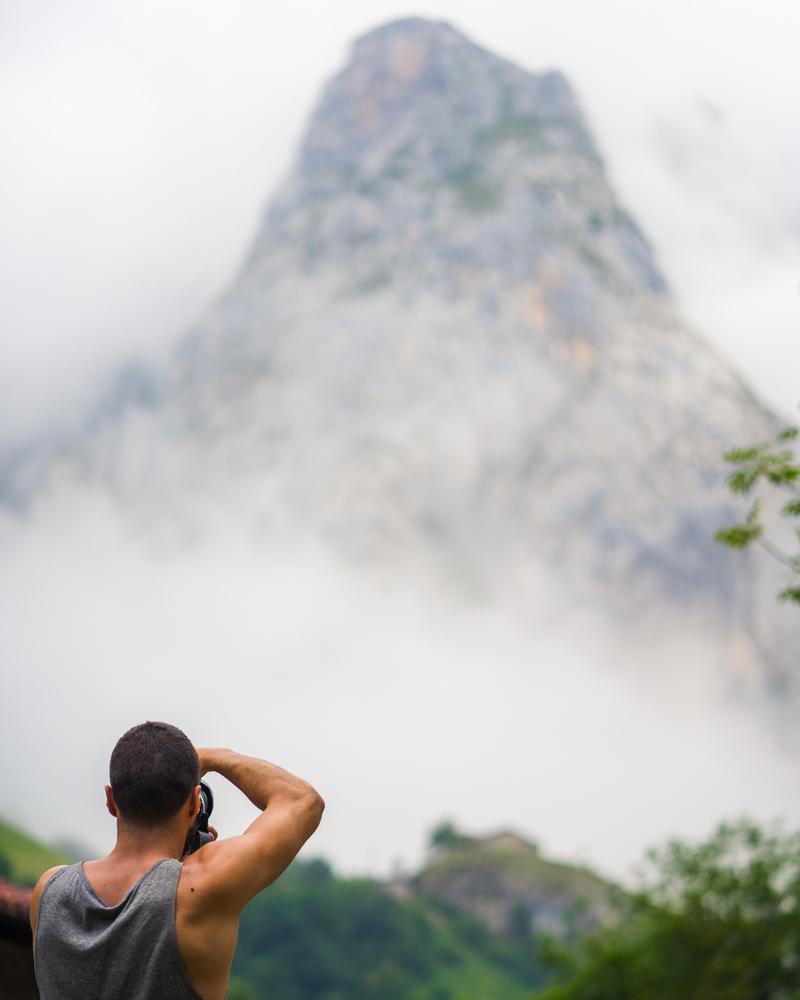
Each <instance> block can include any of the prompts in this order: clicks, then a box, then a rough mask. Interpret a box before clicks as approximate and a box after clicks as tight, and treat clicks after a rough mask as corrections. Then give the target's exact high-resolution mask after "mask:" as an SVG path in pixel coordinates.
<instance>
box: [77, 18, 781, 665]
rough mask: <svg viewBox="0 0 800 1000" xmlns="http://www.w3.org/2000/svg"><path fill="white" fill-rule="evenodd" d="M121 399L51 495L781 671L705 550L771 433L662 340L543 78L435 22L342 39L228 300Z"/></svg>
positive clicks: (748, 587) (663, 316) (605, 187)
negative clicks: (624, 626) (661, 626)
mask: <svg viewBox="0 0 800 1000" xmlns="http://www.w3.org/2000/svg"><path fill="white" fill-rule="evenodd" d="M137 386H138V388H137V391H136V393H134V394H133V402H131V401H130V400H131V398H132V397H131V396H130V395H126V396H125V397H124V398H122V397H121V401H118V405H117V406H116V409H115V410H114V411H113V412H111V413H110V414H105V415H104V416H103V418H102V419H100V420H98V422H97V425H96V427H95V428H94V430H93V432H92V435H91V436H90V440H89V442H88V443H87V444H86V445H85V447H84V449H83V452H84V454H83V459H82V466H81V468H82V469H83V470H84V471H83V472H81V475H84V474H86V475H89V476H90V477H93V478H96V477H98V476H99V477H102V478H103V479H104V480H105V481H107V482H108V483H110V484H111V485H112V487H113V488H114V489H115V490H116V491H117V492H118V493H119V494H120V495H121V496H122V497H124V498H125V501H126V503H128V504H129V505H130V507H131V509H132V510H134V511H136V512H138V514H139V515H140V516H144V517H146V518H148V519H152V518H153V517H154V516H156V515H157V516H158V517H163V516H174V517H176V518H177V519H178V520H180V522H181V523H187V520H188V521H189V522H192V520H193V519H197V520H199V521H201V522H202V520H203V518H204V517H205V515H206V513H207V512H208V511H213V510H215V509H224V510H227V511H234V512H235V515H236V517H237V518H239V519H242V520H244V521H246V522H247V523H249V524H251V525H253V526H256V527H257V530H258V531H259V533H261V534H263V535H265V536H267V537H272V538H277V539H286V538H292V539H297V538H302V537H305V536H312V537H314V538H320V537H321V538H324V539H325V540H326V542H327V543H329V544H331V545H333V546H334V547H335V548H336V549H337V550H339V551H340V552H341V553H343V555H344V556H345V557H346V558H347V559H348V560H353V559H367V560H375V559H378V560H390V561H403V560H409V559H412V560H417V559H422V560H424V561H425V562H426V563H429V564H434V565H436V566H437V567H438V568H439V569H441V570H442V571H443V573H444V575H445V576H446V577H448V578H449V579H450V580H451V581H457V582H458V584H459V585H463V583H464V581H465V580H469V581H472V582H473V583H474V584H475V585H476V586H479V587H480V588H485V589H486V590H489V591H490V592H496V591H497V590H498V588H499V589H500V590H502V589H503V587H506V586H508V585H509V581H516V580H517V579H520V580H522V579H524V577H525V573H526V567H528V566H530V565H532V564H534V563H535V564H537V565H540V564H543V565H546V566H548V567H549V570H550V571H551V572H557V573H558V574H559V575H560V576H561V578H562V580H563V581H564V582H565V584H566V585H567V586H568V587H569V588H570V590H571V592H572V593H573V594H575V595H576V596H578V597H580V598H582V599H585V600H588V601H590V602H593V603H594V602H597V601H598V600H599V601H601V602H603V604H604V606H605V607H607V608H608V609H613V611H614V612H615V613H617V614H619V615H621V616H623V617H627V618H630V617H631V616H635V617H640V616H642V615H643V614H645V613H647V612H648V611H652V610H653V609H658V610H659V613H660V612H661V611H663V609H665V608H666V609H669V613H670V614H672V615H673V620H675V618H674V616H675V615H678V616H680V621H681V623H682V625H684V626H687V627H688V625H689V622H690V621H693V625H692V627H696V628H698V629H700V630H701V631H705V632H706V633H708V632H711V633H713V634H720V635H721V634H729V635H731V634H732V635H733V642H734V644H735V647H736V649H737V650H738V652H737V653H736V655H737V656H738V657H739V659H740V660H741V661H742V662H743V663H747V664H749V665H750V666H751V667H752V666H753V665H756V669H761V665H762V664H763V663H764V660H765V651H766V659H767V660H768V662H769V663H771V665H772V666H771V668H770V669H771V670H772V671H773V672H774V673H775V674H781V673H782V672H783V671H784V670H786V669H789V668H788V666H787V664H788V661H789V660H790V659H791V655H790V654H789V655H787V658H786V660H785V661H782V660H781V656H780V654H779V653H778V650H779V649H781V648H784V647H785V641H784V639H782V637H781V628H782V625H781V621H780V618H779V615H780V612H779V611H778V610H777V609H776V608H775V602H774V596H773V595H774V586H773V582H772V581H771V580H769V579H766V576H767V575H768V573H769V568H764V567H761V566H760V565H756V566H751V567H750V569H749V571H748V572H747V573H745V572H744V565H745V562H744V560H743V559H739V560H736V559H734V558H732V557H731V556H730V555H729V554H728V553H726V552H724V551H722V550H720V549H719V547H718V546H716V545H715V544H714V543H713V541H712V535H713V531H714V530H715V529H716V528H717V527H719V526H720V525H722V524H724V523H725V522H726V521H728V520H729V518H730V509H729V506H728V503H727V500H726V497H725V492H724V489H723V487H722V485H721V479H722V476H723V470H722V469H721V467H720V466H721V462H720V458H719V456H720V452H721V451H722V450H723V449H724V448H727V447H728V446H730V445H731V444H732V443H738V442H744V441H749V440H752V439H754V438H758V437H760V436H762V435H765V434H768V433H770V432H771V431H772V430H773V429H774V421H773V418H772V417H771V416H770V414H769V413H767V412H766V411H765V410H764V409H763V408H762V407H761V406H760V405H759V404H758V403H757V401H756V400H755V399H754V398H753V397H752V396H751V395H750V393H749V392H748V390H747V389H746V387H745V386H744V385H743V384H742V383H741V382H740V381H739V379H738V378H737V377H736V376H735V375H734V374H733V373H732V372H731V371H730V370H729V369H728V368H727V367H726V365H725V364H724V363H723V362H722V361H721V360H720V359H719V358H717V357H716V356H715V355H714V354H713V352H712V351H711V350H710V349H709V348H708V347H707V345H706V344H704V343H703V341H702V340H701V339H700V338H699V337H698V336H697V335H696V334H695V333H693V332H692V331H690V330H688V329H687V328H686V327H685V326H684V325H683V323H682V322H681V320H680V317H679V315H678V312H677V309H676V306H675V303H674V302H673V301H672V299H671V296H670V293H669V289H668V287H667V283H666V281H665V279H664V277H663V275H662V273H661V270H660V268H659V265H658V262H657V261H656V259H655V256H654V253H653V250H652V248H651V247H650V245H649V244H648V242H647V240H646V238H645V237H644V236H643V234H642V233H641V231H640V230H639V228H638V227H637V225H636V223H635V222H634V221H633V220H632V219H631V217H630V216H629V215H628V213H627V212H626V211H625V209H624V207H623V206H622V205H621V204H620V202H619V200H618V198H617V196H616V194H615V192H614V191H613V190H612V188H611V186H610V184H609V180H608V177H607V175H606V171H605V169H604V165H603V161H602V159H601V157H600V155H599V154H598V152H597V150H596V148H595V145H594V143H593V140H592V136H591V134H590V131H589V129H588V127H587V124H586V122H585V121H584V118H583V116H582V113H581V110H580V107H579V106H578V102H577V100H576V97H575V95H574V94H573V92H572V90H571V88H570V86H569V84H568V83H567V81H566V80H565V78H564V77H563V76H562V75H561V74H560V73H558V72H546V73H543V74H539V75H537V74H531V73H529V72H526V71H524V70H522V69H520V68H519V67H517V66H515V65H513V64H511V63H509V62H508V61H507V60H504V59H502V58H499V57H498V56H496V55H494V54H492V53H490V52H488V51H486V50H485V49H482V48H481V47H480V46H478V45H475V44H474V43H473V42H471V41H470V40H469V39H467V38H466V37H464V35H462V34H461V33H460V32H459V31H457V30H456V29H455V28H453V27H452V26H451V25H449V24H446V23H443V22H439V21H429V20H425V19H421V18H407V19H402V20H399V21H394V22H391V23H389V24H387V25H384V26H382V27H380V28H378V29H376V30H374V31H370V32H369V33H367V34H366V35H364V36H363V37H361V38H359V39H358V40H357V41H356V42H355V44H354V45H353V48H352V53H351V57H350V60H349V62H348V63H347V65H346V66H345V67H344V68H343V69H342V70H341V72H339V73H338V74H337V75H336V76H335V77H334V78H333V79H332V80H330V81H329V82H328V84H327V86H326V87H325V89H324V91H323V93H322V95H321V98H320V100H319V103H318V105H317V107H316V110H315V111H314V113H313V115H312V118H311V121H310V123H309V126H308V129H307V131H306V134H305V136H304V138H303V141H302V143H301V145H300V147H299V150H298V153H297V157H296V161H295V163H294V165H293V167H292V169H291V170H290V171H289V173H288V175H287V176H286V177H285V179H284V180H283V182H282V184H281V185H280V186H279V189H278V190H277V191H276V193H275V194H274V196H273V198H272V199H271V200H270V202H269V204H268V205H267V208H266V211H265V213H264V217H263V220H262V222H261V225H260V227H259V229H258V232H257V234H256V237H255V239H254V242H253V245H252V248H251V250H250V252H249V253H248V255H247V258H246V260H245V262H244V265H243V267H242V269H241V272H240V274H239V275H238V277H237V279H236V280H235V281H234V283H233V284H232V287H231V288H230V289H229V291H228V292H227V294H226V295H225V296H224V297H223V298H222V300H221V301H220V302H219V303H217V305H216V306H215V307H214V308H213V309H212V310H211V312H210V314H209V315H208V316H206V317H205V318H204V319H203V320H202V321H201V322H200V323H198V324H197V326H196V327H195V328H194V329H193V330H192V331H190V333H189V334H188V335H187V336H186V338H185V339H184V341H183V342H182V344H181V346H180V349H179V350H178V351H177V352H176V355H175V357H174V359H173V364H172V366H171V368H170V370H169V371H168V372H166V373H162V374H160V375H158V376H156V377H153V378H151V379H150V380H149V381H148V384H147V385H146V387H145V389H146V391H141V385H139V383H138V382H137ZM63 468H66V469H67V471H69V469H72V470H74V469H75V468H76V465H75V463H74V460H73V459H69V460H68V461H66V462H64V463H62V469H63ZM69 474H74V471H73V472H72V473H69ZM170 512H171V513H170ZM512 586H514V584H512Z"/></svg>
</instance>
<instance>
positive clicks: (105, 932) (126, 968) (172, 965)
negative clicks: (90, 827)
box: [34, 858, 203, 1000]
mask: <svg viewBox="0 0 800 1000" xmlns="http://www.w3.org/2000/svg"><path fill="white" fill-rule="evenodd" d="M182 868H183V863H182V862H181V861H179V860H178V859H177V858H163V859H162V860H161V861H157V862H156V863H155V864H154V865H153V866H152V867H150V868H148V870H147V871H146V872H145V873H144V875H142V877H141V878H140V879H139V881H138V882H137V883H136V884H135V885H134V886H132V887H131V889H130V890H129V891H128V894H127V895H126V896H125V898H124V899H122V900H121V901H120V902H119V903H117V904H116V906H106V905H105V903H103V902H102V900H101V899H100V898H99V897H98V896H97V895H96V893H95V892H94V890H93V889H92V887H91V885H90V884H89V881H88V879H87V878H86V875H85V873H84V871H83V864H82V863H81V862H78V863H77V864H74V865H69V866H68V867H66V868H63V869H62V870H61V871H60V872H56V874H55V875H54V876H53V877H52V878H51V879H50V881H49V882H48V883H47V884H46V885H45V887H44V891H43V892H42V895H41V898H40V901H39V918H38V922H37V925H36V944H35V952H34V968H35V971H36V982H37V983H38V985H39V995H40V997H41V1000H203V997H201V996H200V994H199V993H198V992H197V990H196V989H195V988H194V987H193V986H192V984H191V982H190V981H189V977H188V975H187V973H186V969H185V968H184V966H183V962H182V960H181V957H180V952H179V951H178V938H177V934H176V931H175V898H176V891H177V888H178V879H179V878H180V874H181V869H182Z"/></svg>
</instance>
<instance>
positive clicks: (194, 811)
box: [189, 785, 203, 819]
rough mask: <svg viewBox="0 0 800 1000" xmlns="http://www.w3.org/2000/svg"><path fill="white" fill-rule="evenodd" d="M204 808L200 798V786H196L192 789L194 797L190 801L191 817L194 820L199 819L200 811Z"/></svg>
mask: <svg viewBox="0 0 800 1000" xmlns="http://www.w3.org/2000/svg"><path fill="white" fill-rule="evenodd" d="M202 808H203V802H202V800H201V798H200V786H199V785H195V786H194V788H193V789H192V795H191V797H190V799H189V815H190V816H191V817H192V819H197V817H198V816H199V815H200V810H201V809H202Z"/></svg>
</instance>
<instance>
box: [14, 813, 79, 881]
mask: <svg viewBox="0 0 800 1000" xmlns="http://www.w3.org/2000/svg"><path fill="white" fill-rule="evenodd" d="M71 860H72V859H71V858H68V857H66V855H64V854H62V853H61V852H60V851H58V850H55V849H54V848H52V847H45V845H44V844H40V843H39V841H37V840H34V838H33V837H31V836H29V835H28V834H27V833H23V831H22V830H19V829H18V828H17V827H15V826H11V825H10V824H9V823H5V822H4V821H3V820H2V819H0V875H6V877H7V878H10V879H13V881H15V882H19V883H21V884H23V885H35V884H36V880H37V879H38V878H39V876H40V875H41V874H42V872H44V871H47V869H48V868H52V867H53V865H63V864H69V862H70V861H71Z"/></svg>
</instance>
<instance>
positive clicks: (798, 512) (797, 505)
mask: <svg viewBox="0 0 800 1000" xmlns="http://www.w3.org/2000/svg"><path fill="white" fill-rule="evenodd" d="M781 513H782V514H785V515H786V516H787V517H800V498H798V499H797V500H790V501H789V502H788V503H787V504H785V505H784V506H783V507H782V508H781Z"/></svg>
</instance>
